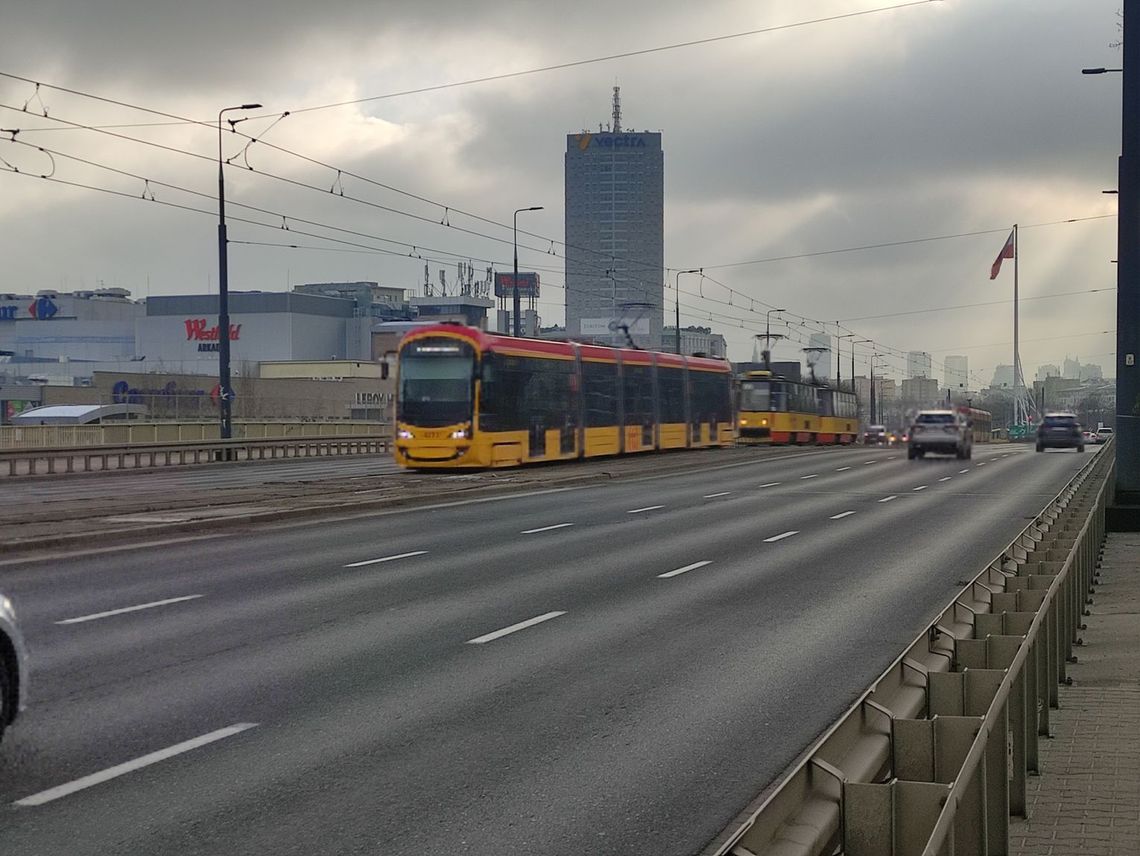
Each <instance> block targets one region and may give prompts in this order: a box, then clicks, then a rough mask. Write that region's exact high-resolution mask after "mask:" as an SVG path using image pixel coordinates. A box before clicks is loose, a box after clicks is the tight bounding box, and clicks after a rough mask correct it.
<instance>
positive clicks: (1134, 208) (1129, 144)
mask: <svg viewBox="0 0 1140 856" xmlns="http://www.w3.org/2000/svg"><path fill="white" fill-rule="evenodd" d="M1132 15H1135V16H1136V18H1135V19H1134V22H1140V0H1124V34H1123V40H1124V48H1123V50H1124V62H1123V63H1122V66H1123V68H1124V71H1123V85H1122V89H1123V93H1122V96H1121V140H1120V161H1119V165H1118V169H1119V176H1118V184H1117V188H1118V189H1119V191H1120V193H1119V195H1118V197H1117V199H1118V203H1117V205H1118V214H1117V220H1116V222H1117V254H1118V255H1117V259H1118V263H1117V265H1116V503H1117V504H1118V505H1140V376H1138V374H1137V373H1138V372H1140V366H1137V358H1138V356H1140V30H1137V31H1136V32H1134V33H1133V34H1132V38H1128V22H1129V21H1130V20H1133V19H1132V18H1131V17H1130V16H1132Z"/></svg>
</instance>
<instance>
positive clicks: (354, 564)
mask: <svg viewBox="0 0 1140 856" xmlns="http://www.w3.org/2000/svg"><path fill="white" fill-rule="evenodd" d="M425 553H427V550H413V551H412V552H411V553H397V554H396V555H395V556H384V557H382V558H379V559H365V560H364V561H363V562H350V563H349V564H347V565H345V567H346V568H363V567H364V566H365V565H379V564H380V563H381V562H394V561H396V560H397V559H410V558H412V557H413V556H422V555H424V554H425Z"/></svg>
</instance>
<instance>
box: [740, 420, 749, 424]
mask: <svg viewBox="0 0 1140 856" xmlns="http://www.w3.org/2000/svg"><path fill="white" fill-rule="evenodd" d="M740 424H741V425H747V424H748V420H747V419H741V420H740Z"/></svg>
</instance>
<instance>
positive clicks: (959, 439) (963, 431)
mask: <svg viewBox="0 0 1140 856" xmlns="http://www.w3.org/2000/svg"><path fill="white" fill-rule="evenodd" d="M970 427H971V426H970V423H969V422H968V421H967V420H966V418H965V417H964V416H963V415H962V414H960V413H957V412H955V411H953V410H923V411H921V412H920V413H919V414H918V415H917V416H916V417H915V418H914V423H913V424H912V425H911V426H910V436H909V439H908V443H907V449H906V456H907V457H908V458H909V459H911V460H914V459H915V458H921V457H922V456H923V455H925V454H926V453H927V452H942V453H944V454H947V455H954V456H955V457H957V458H962V459H964V458H969V457H970V456H971V455H972V454H973V451H974V439H973V435H972V432H971V430H970Z"/></svg>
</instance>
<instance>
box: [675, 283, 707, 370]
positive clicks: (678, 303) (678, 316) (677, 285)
mask: <svg viewBox="0 0 1140 856" xmlns="http://www.w3.org/2000/svg"><path fill="white" fill-rule="evenodd" d="M704 271H705V269H704V268H692V269H690V270H679V271H677V275H676V276H675V277H673V290H674V292H675V293H674V295H673V296H674V297H676V298H677V300H676V316H675V322H676V324H677V335H676V337H675V340H676V344H677V355H678V356H680V354H681V274H683V273H704Z"/></svg>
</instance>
